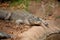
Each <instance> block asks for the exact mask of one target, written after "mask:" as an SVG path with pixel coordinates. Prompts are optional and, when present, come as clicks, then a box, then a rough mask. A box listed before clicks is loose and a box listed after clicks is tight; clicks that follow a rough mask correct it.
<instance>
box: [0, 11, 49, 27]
mask: <svg viewBox="0 0 60 40" xmlns="http://www.w3.org/2000/svg"><path fill="white" fill-rule="evenodd" d="M0 18H1V19H5V20H9V19H10V21H13V22H15V23H17V24H21V23H22V24H27V25H41V23H43V24H44V25H45V26H47V25H48V23H47V22H45V20H43V19H41V18H39V17H36V16H34V15H33V14H31V13H28V12H27V11H25V10H23V11H20V10H16V11H13V12H8V11H5V10H0Z"/></svg>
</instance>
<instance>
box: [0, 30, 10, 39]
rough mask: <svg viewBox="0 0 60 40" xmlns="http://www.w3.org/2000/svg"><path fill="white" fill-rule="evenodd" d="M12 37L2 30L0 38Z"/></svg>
mask: <svg viewBox="0 0 60 40" xmlns="http://www.w3.org/2000/svg"><path fill="white" fill-rule="evenodd" d="M8 38H11V35H9V34H7V33H4V32H1V31H0V40H1V39H8Z"/></svg>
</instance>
